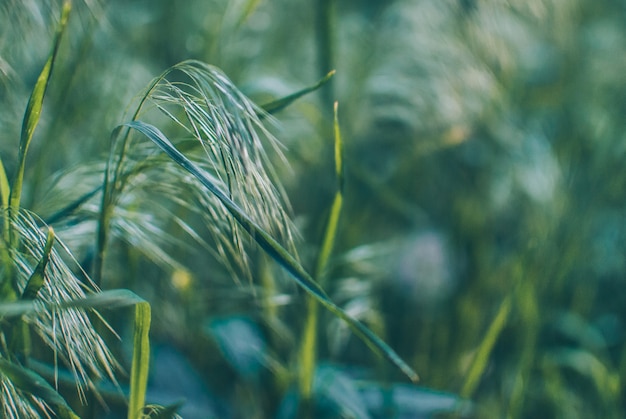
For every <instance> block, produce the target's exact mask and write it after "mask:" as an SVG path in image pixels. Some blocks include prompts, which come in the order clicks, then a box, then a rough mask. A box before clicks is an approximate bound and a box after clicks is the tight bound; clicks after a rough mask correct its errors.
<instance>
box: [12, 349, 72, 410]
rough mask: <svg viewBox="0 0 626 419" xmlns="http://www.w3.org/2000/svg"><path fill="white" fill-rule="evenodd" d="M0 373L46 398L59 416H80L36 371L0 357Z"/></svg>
mask: <svg viewBox="0 0 626 419" xmlns="http://www.w3.org/2000/svg"><path fill="white" fill-rule="evenodd" d="M0 373H2V375H4V376H5V377H7V378H8V379H9V380H10V381H11V383H12V384H13V385H14V386H15V387H16V388H18V389H20V390H21V391H23V392H25V393H28V394H32V395H33V396H35V397H38V398H40V399H42V400H44V401H45V402H46V403H47V404H48V405H49V406H51V407H52V409H53V410H54V412H55V413H56V415H57V416H58V417H59V418H67V419H76V418H78V417H79V416H78V415H77V414H76V413H74V411H73V410H72V408H71V407H70V406H69V405H68V404H67V402H66V401H65V399H64V398H63V397H61V395H60V394H59V393H57V391H56V390H55V389H54V388H52V386H51V385H50V384H48V382H47V381H46V380H45V379H44V378H43V377H41V376H40V375H39V374H37V373H36V372H34V371H31V370H29V369H26V368H24V367H21V366H19V365H17V364H14V363H12V362H9V361H7V360H5V359H0Z"/></svg>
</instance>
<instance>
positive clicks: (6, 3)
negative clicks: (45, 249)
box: [0, 0, 626, 418]
mask: <svg viewBox="0 0 626 419" xmlns="http://www.w3.org/2000/svg"><path fill="white" fill-rule="evenodd" d="M60 9H61V5H60V2H56V1H53V0H51V1H38V0H22V1H13V0H2V1H0V133H1V136H2V140H1V141H0V156H1V157H2V161H3V162H4V165H5V167H6V169H7V172H12V169H13V166H14V165H15V155H16V153H17V141H18V138H19V132H20V129H21V119H22V117H23V113H24V109H25V106H26V101H27V99H28V95H29V93H30V90H31V89H32V86H33V85H34V83H35V81H36V78H37V76H38V74H39V72H40V70H41V66H42V65H43V63H44V62H45V59H46V56H47V54H48V51H49V48H50V45H51V39H52V37H53V34H54V31H55V28H56V25H57V22H58V17H59V15H60ZM73 9H74V10H73V11H72V15H71V18H70V30H69V32H68V34H67V36H66V37H65V38H64V40H63V43H62V45H61V52H60V54H61V55H60V57H59V59H58V62H57V64H56V68H55V73H54V75H53V78H52V80H51V84H50V89H49V92H48V94H47V96H46V100H45V103H44V113H43V115H42V122H41V125H40V127H39V128H38V132H37V134H36V137H35V140H34V141H33V144H32V146H31V152H30V154H29V166H28V169H27V173H26V179H27V182H26V185H25V192H24V193H25V197H24V201H25V204H24V206H26V207H28V208H31V209H33V210H34V211H35V212H37V213H38V214H41V216H42V217H43V218H44V219H45V218H46V217H49V216H51V215H52V214H54V213H55V211H56V210H57V209H59V208H61V207H62V206H63V205H65V204H66V203H67V202H71V201H73V200H74V199H76V198H77V197H79V196H81V194H83V193H85V191H88V190H90V189H92V188H93V187H94V185H97V184H98V182H101V178H99V177H98V173H100V174H101V173H102V169H103V164H104V163H103V162H104V161H105V160H106V157H107V154H108V149H109V144H110V134H111V131H112V130H113V128H114V127H115V126H117V125H118V124H120V123H122V122H124V119H123V118H124V110H125V108H126V107H127V106H129V104H130V103H131V101H132V99H133V97H135V96H136V95H137V94H138V93H139V92H140V91H141V90H142V89H143V88H144V87H145V86H146V85H147V84H148V83H149V82H150V80H151V79H152V78H153V77H155V76H157V75H158V74H160V73H161V72H162V71H164V70H165V69H167V68H168V67H170V66H172V65H174V64H176V63H178V62H180V61H183V60H186V59H190V58H193V59H197V60H200V61H204V62H207V63H209V64H212V65H214V66H216V67H219V68H220V69H221V70H222V71H224V73H225V74H226V75H227V76H228V77H229V78H230V79H231V80H232V81H233V82H234V83H235V84H236V85H237V86H238V87H239V88H240V89H241V91H243V92H244V93H245V94H246V95H248V96H249V97H250V98H251V99H252V100H253V101H255V102H256V103H258V104H263V103H266V102H268V101H271V100H273V99H277V98H280V97H282V96H285V95H287V94H290V93H292V92H294V91H297V90H299V89H302V88H304V87H306V86H309V85H312V84H314V83H315V82H316V81H317V80H319V79H321V78H322V77H323V76H324V75H325V74H327V73H328V72H329V71H330V70H332V69H335V70H336V75H335V76H334V77H333V78H332V79H331V81H330V82H329V83H327V84H325V85H324V86H323V87H322V88H320V89H319V90H317V91H316V92H314V93H312V94H309V95H307V96H306V97H304V98H301V99H300V100H298V101H296V102H295V103H294V104H292V105H291V106H289V107H288V108H287V109H285V110H283V111H281V112H279V113H277V114H275V115H274V116H273V119H269V120H268V121H267V122H268V127H269V128H270V129H271V130H272V132H273V133H274V135H275V136H276V137H277V138H278V140H279V141H280V142H281V143H282V144H283V146H284V148H283V150H282V152H283V153H284V156H285V160H284V161H283V160H282V159H279V158H276V159H275V160H276V161H275V162H274V164H275V170H276V181H277V182H280V183H282V185H283V186H284V188H285V190H286V196H287V197H288V201H289V203H290V204H289V206H288V208H289V213H290V215H291V216H292V218H293V221H294V223H295V225H296V227H297V230H298V232H299V235H298V238H297V240H296V247H297V251H298V254H299V255H300V259H301V261H302V263H303V265H304V266H305V267H307V268H308V269H312V267H313V266H314V262H315V257H316V255H317V253H318V251H319V246H320V242H321V240H322V235H323V231H324V226H325V223H326V219H327V217H328V212H329V208H330V205H331V202H332V199H333V196H334V194H335V190H336V188H337V186H336V179H335V176H334V161H333V135H332V121H333V102H334V101H338V103H339V122H340V126H341V130H342V137H343V141H344V146H345V149H344V162H345V166H346V173H345V189H344V197H345V205H344V208H343V213H342V217H341V220H340V224H339V231H338V236H337V242H336V246H335V249H334V252H333V255H332V258H331V265H330V267H329V274H328V279H327V282H326V283H325V288H326V290H327V291H328V293H329V294H330V296H331V297H332V298H333V300H334V301H336V302H337V303H338V304H339V305H340V306H342V307H343V308H345V309H346V310H347V311H348V312H349V313H350V314H351V315H353V316H354V317H356V318H358V319H360V320H362V321H363V322H364V323H366V324H367V325H369V326H370V327H371V328H372V329H373V330H375V331H376V332H377V333H378V334H379V335H380V336H382V337H383V338H384V339H385V340H386V341H387V342H388V343H389V344H390V346H391V347H393V348H394V349H396V350H397V352H398V353H399V354H400V356H401V357H403V359H405V360H406V361H407V362H408V363H409V364H410V365H411V366H412V367H413V368H415V370H416V371H417V372H418V373H419V374H420V378H421V380H420V382H419V383H418V385H412V384H410V383H409V382H408V380H407V379H406V378H405V377H403V376H402V375H401V374H400V373H398V372H396V371H395V370H394V368H393V367H391V366H390V365H387V364H386V363H385V362H384V361H382V360H380V359H378V358H376V357H375V356H374V355H372V354H371V352H370V351H369V350H368V349H367V347H366V346H365V345H363V343H362V342H361V341H360V340H359V339H358V338H356V337H355V336H354V335H353V334H352V333H351V332H350V330H349V329H348V328H347V327H346V326H345V324H343V323H342V322H341V321H340V320H338V319H336V318H334V317H333V316H332V315H330V314H328V313H323V315H322V319H321V321H320V341H319V347H318V357H319V362H320V367H319V369H318V373H317V379H316V384H315V389H316V390H315V391H316V393H315V394H316V410H315V412H316V415H317V416H318V417H372V418H375V417H379V418H382V417H398V418H421V417H476V418H493V417H509V418H536V417H545V418H549V417H554V418H589V417H605V418H620V417H624V415H625V414H626V401H625V400H626V399H625V398H624V395H625V391H626V389H625V385H626V383H623V382H622V381H624V380H625V379H626V346H625V337H626V336H625V334H624V332H625V330H624V328H625V324H624V322H625V315H626V308H625V307H626V306H625V305H624V303H625V301H626V290H625V284H626V282H625V281H626V276H625V275H626V259H625V252H626V218H625V212H624V211H625V210H626V208H625V205H626V198H625V192H626V170H624V159H625V157H626V123H625V121H626V3H624V2H623V1H620V0H526V1H513V0H512V1H500V0H411V1H409V0H395V1H375V0H344V1H333V0H318V1H304V0H271V1H270V0H257V1H254V0H236V1H225V0H185V1H182V0H174V1H172V0H149V1H148V0H144V1H138V0H133V1H125V0H124V1H122V0H112V1H107V2H104V1H99V0H83V1H75V2H74V8H73ZM139 193H140V194H142V195H138V197H137V200H138V201H142V200H149V199H154V200H158V199H160V198H159V197H158V195H157V194H155V196H154V197H152V198H151V197H150V191H147V192H146V191H145V190H144V191H139V192H138V194H139ZM143 202H144V205H141V203H135V204H133V205H134V207H132V208H134V211H135V212H137V211H139V212H142V211H144V212H145V214H147V213H148V212H149V211H150V205H149V204H148V205H145V201H143ZM96 205H97V201H94V202H93V203H92V207H93V208H90V207H89V205H86V206H85V208H84V209H83V216H84V219H82V220H81V223H80V224H79V225H80V226H81V228H80V229H78V228H75V227H76V226H75V225H72V224H71V223H69V222H65V223H59V225H55V228H56V229H57V230H58V234H59V237H60V238H61V239H62V240H64V241H65V242H66V243H67V244H68V246H69V247H70V248H71V249H73V250H74V251H75V252H76V253H75V255H76V257H77V258H78V260H79V261H81V262H82V263H84V264H86V265H88V264H89V263H90V258H92V257H93V255H90V251H93V249H92V247H93V233H94V229H95V222H91V223H90V222H89V215H90V214H92V215H93V213H94V211H96V210H95V209H94V208H95V207H96ZM129 211H130V210H129ZM145 214H144V215H145ZM177 216H179V217H181V218H185V219H187V220H189V225H191V226H196V225H197V224H200V223H199V221H198V220H197V219H196V218H194V217H195V216H194V214H184V213H178V214H177ZM133 217H134V215H130V214H129V215H128V218H129V219H130V220H131V221H132V220H133ZM82 221H84V222H82ZM92 221H93V220H92ZM129 222H130V221H129ZM142 223H143V224H142ZM151 223H154V225H158V228H155V229H154V230H156V233H155V231H152V230H151V229H150V228H149V226H150V225H151ZM175 224H176V223H172V222H168V219H167V218H163V217H161V218H159V217H152V218H150V217H147V216H146V217H144V218H142V219H141V220H140V222H138V225H141V226H143V227H141V228H139V227H138V229H137V230H136V231H135V230H132V229H126V230H124V229H120V232H119V235H118V238H117V239H116V240H114V241H113V242H112V243H111V245H110V247H111V249H110V252H109V256H108V261H107V265H106V270H105V276H104V280H103V283H102V287H103V288H105V289H106V288H115V287H124V288H130V289H132V290H133V291H135V292H136V293H137V294H139V295H141V296H142V297H144V298H146V299H147V300H149V301H150V302H151V304H152V306H153V309H152V311H153V322H152V323H153V329H152V334H151V338H152V345H153V351H154V354H153V360H152V370H151V378H150V387H149V392H148V399H149V401H151V402H154V403H159V404H170V403H174V402H176V401H179V400H183V399H184V400H185V403H184V404H183V406H182V408H181V410H180V413H181V414H182V415H183V417H191V418H193V417H197V418H201V417H202V418H205V417H220V418H266V417H294V415H295V413H294V412H295V410H294V409H295V408H294V407H293V405H294V404H295V403H296V401H295V400H296V399H297V397H296V390H295V386H294V376H295V373H296V371H297V367H298V365H297V357H296V353H297V351H298V342H299V341H300V339H301V334H302V326H303V322H304V318H305V315H304V307H305V305H304V295H303V293H302V292H301V291H299V290H298V289H297V287H295V286H294V285H293V284H292V283H291V281H290V280H289V279H288V278H287V277H286V275H285V274H284V273H282V272H281V270H280V269H279V268H277V267H276V266H274V264H273V263H272V262H271V261H269V260H267V259H266V258H264V257H263V256H262V254H261V252H256V253H255V252H252V254H251V256H250V258H251V263H250V273H249V274H241V275H238V274H237V273H236V272H238V271H236V270H235V271H233V270H232V269H230V270H229V269H226V268H224V265H223V264H221V263H219V262H218V261H216V260H215V258H213V257H211V256H210V253H209V252H207V250H206V249H203V248H201V246H198V245H193V244H192V245H189V243H188V239H187V238H185V237H186V236H184V235H183V233H184V232H181V230H180V228H179V227H177V226H176V225H175ZM151 232H152V234H156V236H158V237H157V238H156V239H155V238H154V237H153V236H151V235H150V233H151ZM197 232H198V234H199V235H201V236H202V235H204V234H208V233H206V231H204V230H202V228H201V227H200V226H197ZM207 240H208V242H209V243H210V239H207ZM164 255H167V256H168V258H169V259H168V258H165V257H164ZM268 277H270V278H272V284H271V286H268V285H267V282H264V279H263V278H268ZM111 323H112V325H114V327H115V328H116V330H118V332H119V333H120V335H121V336H122V338H124V337H125V336H126V335H125V333H126V332H125V327H126V326H125V325H124V324H123V322H122V321H121V320H117V321H116V318H115V315H111ZM126 334H127V333H126ZM127 340H128V339H122V341H121V342H120V343H119V344H118V346H119V348H118V349H119V351H120V352H121V353H122V354H124V353H126V354H128V348H126V347H125V344H124V343H123V342H125V341H127ZM114 404H115V403H113V405H114ZM114 411H115V410H113V412H114ZM111 414H114V413H110V415H111ZM102 415H106V413H102Z"/></svg>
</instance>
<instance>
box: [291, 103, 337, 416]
mask: <svg viewBox="0 0 626 419" xmlns="http://www.w3.org/2000/svg"><path fill="white" fill-rule="evenodd" d="M334 114H335V118H334V134H335V175H336V177H337V192H336V193H335V198H334V199H333V204H332V206H331V209H330V216H329V217H328V222H327V224H326V231H325V233H324V239H323V241H322V245H321V248H320V253H319V255H318V257H317V263H316V266H315V278H316V279H317V281H318V282H319V283H320V284H323V283H324V279H325V277H326V267H327V265H328V260H329V259H330V255H331V253H332V250H333V247H334V244H335V237H336V236H337V226H338V225H339V216H340V215H341V209H342V207H343V144H342V141H341V131H340V129H339V117H338V104H337V102H335V106H334ZM318 307H319V306H318V305H317V304H316V303H315V301H313V300H312V299H309V301H307V318H306V322H305V326H304V333H303V335H302V345H301V347H300V396H301V398H302V400H303V402H304V403H305V406H304V407H303V408H304V409H305V410H306V409H309V408H310V406H308V405H307V403H308V400H309V399H310V398H311V395H312V389H313V379H314V373H315V368H316V352H317V322H318V313H319V310H318Z"/></svg>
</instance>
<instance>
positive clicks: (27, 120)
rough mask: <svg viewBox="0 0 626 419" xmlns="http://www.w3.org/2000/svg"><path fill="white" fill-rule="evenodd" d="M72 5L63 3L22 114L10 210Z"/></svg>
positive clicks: (16, 199)
mask: <svg viewBox="0 0 626 419" xmlns="http://www.w3.org/2000/svg"><path fill="white" fill-rule="evenodd" d="M71 9H72V4H71V2H70V1H69V0H66V1H65V2H64V3H63V11H62V13H61V21H60V22H59V26H58V28H57V32H56V35H55V38H54V44H53V47H52V51H51V52H50V56H49V57H48V60H47V61H46V64H45V65H44V67H43V70H41V74H39V77H38V78H37V83H35V87H34V89H33V92H32V93H31V95H30V98H29V99H28V105H27V106H26V112H25V113H24V121H23V123H22V133H21V137H20V146H19V151H18V160H17V162H18V164H17V168H16V170H15V176H14V177H13V184H12V188H11V196H10V205H11V208H13V209H17V208H19V206H20V200H21V196H22V182H23V181H24V168H25V166H26V154H27V152H28V146H29V145H30V141H31V140H32V138H33V133H34V132H35V128H36V127H37V124H38V123H39V118H40V117H41V108H42V107H43V98H44V96H45V94H46V90H47V89H48V82H49V81H50V76H51V75H52V68H53V67H54V62H55V60H56V57H57V53H58V51H59V45H60V44H61V36H62V35H63V32H65V28H66V26H67V21H68V18H69V14H70V10H71Z"/></svg>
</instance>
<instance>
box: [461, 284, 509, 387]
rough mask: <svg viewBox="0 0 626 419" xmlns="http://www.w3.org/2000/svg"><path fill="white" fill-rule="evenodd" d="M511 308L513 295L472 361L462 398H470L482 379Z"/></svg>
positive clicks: (500, 311) (503, 304)
mask: <svg viewBox="0 0 626 419" xmlns="http://www.w3.org/2000/svg"><path fill="white" fill-rule="evenodd" d="M511 306H512V301H511V295H508V296H507V297H506V298H505V299H504V301H503V302H502V304H501V305H500V308H499V309H498V313H497V314H496V317H495V318H494V319H493V321H492V322H491V324H490V325H489V329H487V333H486V334H485V337H484V338H483V340H482V342H481V344H480V346H479V347H478V350H477V351H476V355H475V356H474V360H473V361H472V364H471V366H470V368H469V371H468V373H467V378H466V379H465V383H463V387H462V388H461V397H463V398H469V397H471V396H472V394H473V393H474V390H475V389H476V386H477V385H478V382H479V380H480V377H481V376H482V374H483V372H484V371H485V369H486V368H487V363H488V361H489V355H490V354H491V351H492V350H493V347H494V345H495V344H496V341H497V339H498V336H500V333H501V332H502V329H503V328H504V326H505V325H506V322H507V320H508V318H509V313H510V312H511Z"/></svg>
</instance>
